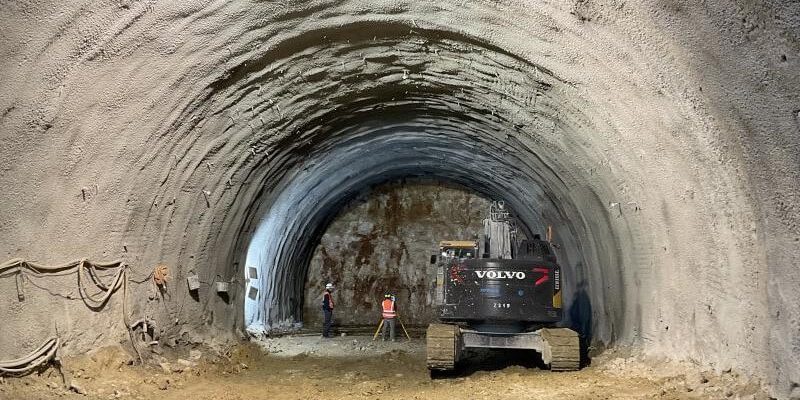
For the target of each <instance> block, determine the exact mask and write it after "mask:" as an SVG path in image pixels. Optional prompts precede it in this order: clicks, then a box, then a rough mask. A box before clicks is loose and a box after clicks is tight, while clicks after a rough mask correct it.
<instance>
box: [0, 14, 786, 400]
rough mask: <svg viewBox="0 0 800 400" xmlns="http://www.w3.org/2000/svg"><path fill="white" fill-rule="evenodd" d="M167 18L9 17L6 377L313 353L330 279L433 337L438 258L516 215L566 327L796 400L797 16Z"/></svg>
mask: <svg viewBox="0 0 800 400" xmlns="http://www.w3.org/2000/svg"><path fill="white" fill-rule="evenodd" d="M152 3H155V2H137V1H124V2H121V4H115V5H109V4H102V5H95V6H92V7H88V8H87V7H79V6H77V5H64V6H63V8H64V9H65V10H64V11H70V12H57V9H58V7H50V8H52V9H53V10H56V11H52V10H51V11H52V12H51V11H45V8H41V9H39V8H36V7H35V5H32V4H27V3H26V4H20V5H18V6H15V7H14V8H13V9H11V8H10V9H9V11H8V17H7V18H8V24H5V23H4V25H7V26H8V27H9V28H8V29H7V31H8V32H9V33H8V35H7V37H8V40H5V41H3V42H0V49H2V50H5V51H4V53H3V54H7V55H9V57H8V61H3V65H4V66H5V67H4V70H7V71H8V74H7V75H8V76H10V77H13V76H19V77H31V76H33V77H38V78H24V79H23V78H20V79H15V80H12V79H3V80H2V81H1V82H0V84H1V85H0V89H2V96H0V106H1V107H2V114H0V127H2V131H0V133H2V138H3V144H4V146H3V148H2V149H0V155H2V156H4V158H5V159H6V160H7V162H8V165H9V167H7V168H6V169H4V170H3V171H4V172H3V174H0V184H2V185H3V186H4V187H7V188H10V189H9V190H8V191H7V192H6V193H2V194H0V200H1V202H0V204H2V208H1V209H0V222H2V224H0V251H2V252H4V253H6V255H7V257H8V258H9V259H11V261H9V262H8V263H6V264H3V265H2V267H1V268H0V285H2V286H0V292H3V291H4V292H7V293H14V292H15V291H16V292H17V293H18V296H17V297H15V298H13V299H10V298H4V299H3V300H2V301H0V307H2V309H5V310H9V311H8V312H6V313H5V314H3V316H4V317H8V318H7V320H8V321H9V322H8V324H7V326H8V328H7V330H4V335H0V361H2V360H3V359H6V358H9V359H17V360H19V359H20V358H18V356H19V354H17V353H14V352H13V351H12V350H15V349H17V348H18V344H17V343H23V346H22V347H23V348H35V346H36V344H34V343H33V341H36V340H38V339H35V338H31V337H29V333H30V332H31V331H37V332H54V333H53V335H56V336H58V337H59V341H58V342H56V341H53V342H52V343H59V345H58V346H59V349H60V350H59V351H61V352H63V353H64V354H66V355H69V354H82V353H85V352H87V351H89V350H93V349H94V348H95V347H98V346H100V345H102V344H109V343H120V342H125V341H126V340H127V341H128V342H130V349H135V350H137V351H138V350H139V348H138V347H137V346H143V347H142V348H147V347H144V346H151V345H152V346H156V348H157V349H160V348H161V347H160V346H163V345H164V343H189V344H198V343H214V344H215V345H217V344H219V342H222V341H235V340H237V339H242V338H248V339H250V340H253V341H254V342H260V343H262V344H263V343H266V342H267V341H270V340H273V339H275V338H278V337H279V336H282V335H285V336H288V337H292V335H297V337H301V336H302V332H305V331H309V330H311V331H313V330H316V329H317V328H318V326H319V324H320V323H321V315H320V310H319V309H318V307H317V305H318V302H319V300H318V299H317V298H316V297H318V296H319V292H320V291H321V289H322V287H321V286H323V285H324V284H325V283H327V282H329V281H332V282H333V283H334V284H335V285H337V286H338V289H337V291H336V294H335V296H336V297H335V298H336V300H337V302H338V304H339V307H340V308H339V309H338V310H337V312H336V318H338V321H339V323H340V324H342V325H348V324H350V325H370V324H374V323H375V322H376V321H377V318H378V305H377V302H378V301H379V300H380V299H379V296H380V295H381V294H382V293H383V292H386V291H392V292H396V293H398V294H401V296H399V297H400V306H401V307H406V309H405V310H404V311H403V312H406V313H408V318H409V319H410V321H411V323H412V325H422V326H424V325H426V324H429V323H433V322H435V320H436V318H435V315H434V313H433V312H432V309H433V308H432V303H431V299H430V297H431V296H432V294H431V288H430V284H431V279H432V278H431V276H430V275H429V274H428V273H427V272H424V271H425V270H426V269H427V267H428V265H427V264H428V263H427V259H428V257H429V256H430V254H431V252H432V251H434V249H435V246H436V242H437V241H439V240H446V239H462V238H468V236H471V235H474V234H476V233H477V232H475V230H476V229H479V226H478V224H479V220H480V218H481V216H482V214H483V213H484V211H485V207H486V205H487V204H488V203H489V202H491V201H504V202H505V204H507V205H508V207H509V209H510V210H513V214H514V216H515V217H516V219H517V220H518V222H519V224H520V227H521V229H522V230H523V231H524V234H525V235H526V236H532V235H533V234H543V233H544V232H545V231H547V230H548V229H551V230H552V232H553V237H552V243H554V244H556V245H557V248H556V253H557V257H558V263H559V265H560V266H561V272H562V273H563V275H562V276H561V279H562V281H563V295H564V310H565V313H564V317H563V319H562V320H561V321H559V322H558V324H557V325H559V326H563V327H569V328H572V329H574V330H576V331H578V332H579V333H580V334H581V335H582V337H583V338H584V339H585V340H587V341H588V342H589V343H588V344H589V345H591V346H593V348H596V349H610V351H609V353H610V354H612V356H613V355H614V354H617V353H615V351H628V352H630V353H631V354H636V355H637V356H638V357H640V358H641V359H645V360H669V361H670V362H687V363H692V365H694V366H695V367H697V368H701V369H702V368H705V370H710V371H714V372H715V373H717V374H731V371H734V372H735V373H736V374H741V376H742V377H747V379H751V378H752V379H755V380H758V381H760V382H763V384H764V390H766V391H767V392H769V393H770V394H771V395H774V396H777V397H780V398H790V397H791V396H800V394H798V393H800V375H798V374H799V373H800V372H798V371H800V335H798V321H800V302H798V301H797V299H798V298H800V289H798V288H799V287H800V285H798V283H800V272H798V270H797V269H796V268H795V267H794V266H796V265H797V261H798V259H800V250H798V249H800V247H798V246H797V243H798V241H800V233H798V232H799V231H798V227H800V222H798V221H800V211H799V210H800V208H798V206H797V204H798V199H800V194H798V190H800V189H798V188H800V185H798V182H800V176H799V175H798V174H799V173H800V172H798V171H800V168H798V165H800V158H798V154H800V151H798V149H797V143H798V140H797V137H798V133H797V132H798V129H800V114H798V111H797V110H798V107H799V106H798V103H797V96H796V92H797V91H796V88H797V87H800V74H797V71H798V70H800V69H799V68H797V65H798V59H797V57H795V56H794V55H795V54H797V49H798V40H797V38H798V35H797V32H798V23H797V21H798V10H797V9H796V7H792V6H791V5H790V4H789V3H790V2H780V1H767V2H764V4H760V5H744V4H738V3H737V4H736V6H735V7H734V6H731V5H729V4H721V3H720V2H717V1H712V2H704V3H703V4H694V3H691V2H682V1H678V2H666V3H665V2H644V3H642V4H635V5H632V4H627V3H623V2H617V1H610V2H599V1H570V2H549V3H541V4H539V3H537V4H530V3H527V2H510V1H509V2H505V1H500V2H498V1H475V2H463V1H441V2H434V3H435V4H434V3H430V4H429V3H424V2H423V3H424V4H423V3H420V2H403V1H372V2H358V1H344V2H330V1H310V2H298V3H297V4H284V3H280V2H258V1H256V2H249V3H247V4H244V2H240V1H231V2H227V3H224V4H222V3H220V4H217V3H214V2H203V1H188V2H164V3H161V2H159V3H158V4H155V5H154V4H152ZM50 8H47V9H48V10H49V9H50ZM37 18H45V19H47V20H48V21H50V22H52V24H48V25H47V28H46V29H43V30H42V31H41V32H36V33H31V32H29V29H23V27H27V26H30V25H31V24H33V23H38V21H39V20H38V19H37ZM26 35H27V36H26ZM143 38H144V39H143ZM20 43H25V45H21V44H20ZM6 67H7V68H6ZM745 72H746V73H745ZM31 155H36V156H35V157H34V156H31ZM455 216H462V217H463V220H455V221H454V218H455ZM445 235H453V237H444V236H445ZM455 236H462V237H455ZM21 259H27V260H29V261H30V260H35V261H30V262H29V263H27V264H26V263H25V262H24V261H19V260H21ZM64 259H80V260H83V261H79V262H76V263H73V264H74V265H73V264H69V266H68V267H63V268H66V270H64V271H62V270H60V269H58V268H56V270H57V272H58V273H57V274H55V275H54V276H53V278H52V279H53V281H52V282H53V283H52V284H51V285H52V287H50V288H49V289H47V290H44V289H42V290H38V289H31V288H32V287H34V288H39V286H35V285H34V286H32V285H33V283H35V282H39V281H37V280H36V279H45V278H44V276H46V275H47V274H48V273H49V272H47V271H51V270H49V269H47V268H43V267H41V265H42V264H37V262H41V263H48V262H49V263H52V264H57V263H58V262H62V261H63V260H64ZM87 259H91V260H107V259H117V260H118V262H117V263H116V264H115V263H110V264H103V263H98V264H97V265H99V266H100V267H99V268H94V267H89V266H88V265H94V264H87V261H85V260H87ZM37 265H38V267H37ZM114 266H117V267H118V268H119V271H125V274H128V275H125V278H122V276H123V272H119V273H118V276H117V275H114V274H113V273H112V272H111V271H115V270H114V269H113V268H117V267H114ZM37 268H38V269H37ZM59 268H61V267H59ZM84 269H86V270H87V273H92V274H99V275H97V276H95V275H92V276H93V277H94V278H93V279H94V281H95V282H98V281H101V282H100V283H99V284H98V289H97V290H98V293H107V292H109V287H112V289H110V292H111V293H112V294H113V293H114V292H115V291H116V292H117V293H121V294H119V295H117V294H115V295H113V296H112V295H111V294H109V296H108V297H107V298H106V299H105V300H104V301H106V302H107V303H104V307H85V306H87V305H89V304H88V302H86V301H85V298H84V297H85V293H86V292H85V290H84V288H83V287H79V288H78V290H77V292H75V293H78V295H77V297H76V295H75V294H73V292H71V291H69V290H70V289H72V288H73V286H74V285H75V282H74V281H68V280H67V279H68V278H65V276H68V275H69V274H68V272H70V271H72V272H75V271H78V272H81V271H84ZM20 271H23V272H20ZM24 271H28V272H24ZM97 271H99V272H97ZM70 273H71V272H70ZM106 273H107V274H108V276H106V275H104V274H106ZM25 274H27V275H25ZM78 276H79V278H78V283H77V284H78V285H79V286H80V285H85V284H86V283H85V282H87V281H85V280H84V281H81V280H80V279H81V278H80V276H81V275H78ZM98 276H99V278H98ZM115 276H117V278H118V281H119V282H122V281H125V282H127V286H125V289H124V290H123V289H122V288H121V287H120V288H118V289H115V286H114V285H116V284H112V285H111V286H109V284H103V283H102V280H103V279H109V280H110V279H112V278H114V277H115ZM9 277H15V278H14V279H12V280H9V279H6V278H9ZM117 278H115V279H117ZM47 279H49V278H47ZM81 282H83V283H81ZM115 282H116V281H115ZM220 284H222V285H221V286H220ZM37 285H40V286H42V285H41V284H40V283H37ZM42 287H45V286H42ZM53 288H55V289H60V290H55V291H54V290H53ZM220 288H221V289H220ZM23 289H24V290H23ZM31 290H33V293H31ZM53 293H56V294H53ZM78 298H84V301H83V302H78V301H73V300H76V299H78ZM123 298H124V299H123ZM87 308H88V309H87ZM104 309H105V310H104ZM54 310H55V311H56V312H53V311H54ZM108 310H111V311H114V312H117V311H119V312H117V314H115V315H116V316H117V317H118V314H120V313H122V314H124V317H125V318H124V319H122V320H120V319H119V318H117V317H115V316H112V315H111V313H108V312H106V311H108ZM401 310H402V308H401ZM42 316H47V318H44V317H42ZM40 317H42V318H40ZM53 319H55V321H53ZM81 321H93V322H92V325H93V328H92V329H96V327H102V328H103V329H101V330H102V331H103V332H102V333H97V334H96V335H95V334H93V333H92V334H89V333H87V332H86V329H87V328H86V327H85V326H84V323H82V322H81ZM54 326H55V327H57V329H56V328H55V327H54ZM137 329H138V330H137ZM55 331H57V333H56V332H55ZM139 335H141V338H146V339H147V340H144V339H141V340H143V341H144V342H142V343H139V344H138V345H137V344H136V343H138V342H139V340H140V339H138V336H139ZM276 340H277V339H276ZM47 343H50V342H47ZM342 343H344V342H342ZM264 346H267V347H269V346H272V344H269V345H264ZM354 346H355V345H354ZM356 347H357V348H363V347H364V346H362V345H358V346H356ZM158 351H160V350H158ZM320 351H322V350H320ZM6 353H8V354H10V355H13V357H11V356H9V357H3V356H2V355H4V354H6ZM12 353H13V354H12ZM139 353H141V352H139ZM154 353H155V354H157V355H158V356H157V357H156V356H153V359H154V360H156V361H160V359H158V357H161V355H160V353H158V352H157V351H154ZM145 354H146V355H147V354H149V353H147V352H145ZM395 356H396V355H391V354H390V355H386V356H385V357H395ZM226 357H228V355H226ZM381 357H384V355H382V356H381ZM609 357H611V356H609ZM24 358H25V357H23V358H21V359H24ZM139 358H140V359H141V363H143V364H146V360H145V359H146V358H147V357H143V356H142V355H141V354H139ZM228 358H229V357H228ZM399 359H401V362H404V361H402V359H403V358H402V357H399ZM376 360H377V361H376ZM383 361H386V360H384V359H373V360H372V361H369V362H368V363H371V362H374V363H376V365H382V364H380V363H381V362H383ZM412 361H413V357H412ZM412 361H409V365H413V362H412ZM417 361H418V360H417ZM259 362H261V361H259ZM264 362H268V361H264ZM414 362H415V361H414ZM637 362H638V361H637ZM156 364H158V363H156ZM3 365H4V364H3V363H2V362H0V367H2V366H3ZM9 365H10V364H9ZM275 365H282V364H275ZM275 365H272V364H270V368H272V367H274V366H275ZM606 365H616V364H613V363H608V364H606ZM626 365H627V364H626ZM634 365H639V364H635V363H634ZM162 368H163V366H162ZM276 368H278V367H275V368H272V369H275V370H277V369H276ZM165 370H169V368H165ZM593 371H595V370H590V371H589V372H590V373H594V372H593ZM604 376H605V375H604ZM737 376H739V375H737ZM703 379H706V378H703ZM720 379H722V378H720ZM743 379H744V378H743ZM706 381H707V379H706ZM525 385H526V383H524V382H523V383H522V386H523V387H524V386H525ZM697 387H699V386H697ZM737 387H738V386H737ZM694 388H695V387H693V390H694ZM0 389H2V385H0ZM381 390H383V389H381ZM659 390H660V388H659ZM669 390H673V389H669ZM674 390H678V389H674ZM709 390H710V389H709ZM366 392H369V393H373V392H374V390H373V389H369V390H367V391H366ZM366 392H365V393H366ZM526 393H527V392H526ZM670 393H671V394H672V392H670ZM676 393H677V392H676ZM708 393H711V392H708ZM708 393H707V394H708ZM528 394H530V393H528ZM723 394H724V393H723ZM415 395H416V394H415ZM343 396H345V397H346V395H344V394H343ZM520 396H522V395H520ZM609 396H610V394H609ZM676 396H677V395H676ZM523 397H524V396H523Z"/></svg>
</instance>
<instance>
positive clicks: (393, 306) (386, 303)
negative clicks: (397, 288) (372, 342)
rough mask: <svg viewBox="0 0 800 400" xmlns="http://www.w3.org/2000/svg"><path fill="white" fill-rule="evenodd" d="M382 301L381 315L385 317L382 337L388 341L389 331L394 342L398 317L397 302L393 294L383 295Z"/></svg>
mask: <svg viewBox="0 0 800 400" xmlns="http://www.w3.org/2000/svg"><path fill="white" fill-rule="evenodd" d="M383 297H384V299H383V302H381V316H382V317H383V329H382V331H381V338H382V339H383V340H384V341H386V331H387V330H388V331H389V337H390V338H391V340H392V341H393V342H394V330H395V328H394V327H395V319H396V317H397V303H396V302H395V297H394V295H392V294H386V295H384V296H383Z"/></svg>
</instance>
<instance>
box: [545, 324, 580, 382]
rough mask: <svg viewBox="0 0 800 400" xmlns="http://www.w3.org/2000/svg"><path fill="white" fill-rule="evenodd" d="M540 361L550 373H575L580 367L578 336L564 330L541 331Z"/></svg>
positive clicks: (571, 331) (568, 330) (569, 330)
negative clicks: (541, 348)
mask: <svg viewBox="0 0 800 400" xmlns="http://www.w3.org/2000/svg"><path fill="white" fill-rule="evenodd" d="M541 335H542V339H543V341H544V349H543V351H542V360H543V361H544V363H545V364H548V365H550V370H551V371H577V370H578V369H579V368H580V366H581V346H580V340H579V339H578V334H577V333H576V332H575V331H573V330H571V329H566V328H556V329H542V332H541Z"/></svg>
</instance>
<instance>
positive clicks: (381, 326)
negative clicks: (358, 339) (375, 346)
mask: <svg viewBox="0 0 800 400" xmlns="http://www.w3.org/2000/svg"><path fill="white" fill-rule="evenodd" d="M381 328H383V318H381V323H380V324H378V329H376V330H375V334H374V335H372V341H373V342H374V341H375V339H377V338H378V333H379V332H380V331H381Z"/></svg>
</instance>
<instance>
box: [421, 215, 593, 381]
mask: <svg viewBox="0 0 800 400" xmlns="http://www.w3.org/2000/svg"><path fill="white" fill-rule="evenodd" d="M514 221H515V220H514V218H513V216H512V215H511V213H510V212H509V211H508V210H507V209H506V207H505V205H504V204H503V203H502V202H492V204H491V206H490V209H489V217H488V218H487V219H485V220H484V233H483V234H482V235H479V238H478V240H477V241H475V240H458V241H442V242H440V243H439V254H438V255H434V256H432V257H431V265H432V266H435V273H436V287H435V297H434V301H435V303H436V305H437V307H438V311H439V323H434V324H431V325H429V326H428V329H427V333H426V347H427V364H428V369H430V370H431V372H434V371H449V370H453V369H455V368H456V364H457V363H458V362H459V359H460V358H461V355H462V353H463V351H464V350H465V349H470V348H494V349H510V350H518V349H527V350H535V351H537V352H539V353H540V354H541V356H542V360H543V362H544V363H545V364H546V365H547V366H549V368H550V370H551V371H574V370H577V369H579V368H580V344H579V338H578V334H577V332H575V331H573V330H571V329H567V328H558V327H556V324H557V323H559V322H560V321H561V319H562V316H563V311H562V299H561V287H562V285H561V268H560V267H559V265H558V264H557V263H556V256H555V253H554V252H553V248H552V246H551V244H550V243H549V242H548V241H544V240H541V239H539V236H538V235H534V237H533V238H532V239H531V240H527V239H526V240H519V241H518V240H517V235H516V225H515V222H514ZM548 239H549V238H548Z"/></svg>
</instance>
